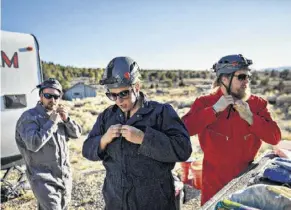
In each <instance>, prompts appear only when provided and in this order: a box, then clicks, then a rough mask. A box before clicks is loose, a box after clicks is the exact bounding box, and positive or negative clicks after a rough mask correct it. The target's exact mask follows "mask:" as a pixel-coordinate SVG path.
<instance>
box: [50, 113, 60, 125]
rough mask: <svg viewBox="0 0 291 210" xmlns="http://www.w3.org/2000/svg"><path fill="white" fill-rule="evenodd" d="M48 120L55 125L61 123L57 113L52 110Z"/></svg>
mask: <svg viewBox="0 0 291 210" xmlns="http://www.w3.org/2000/svg"><path fill="white" fill-rule="evenodd" d="M50 120H51V121H53V122H54V123H55V124H57V123H59V122H61V121H62V119H61V117H60V114H59V113H57V111H56V110H53V111H52V113H51V115H50Z"/></svg>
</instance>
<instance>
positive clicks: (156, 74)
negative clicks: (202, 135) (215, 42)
mask: <svg viewBox="0 0 291 210" xmlns="http://www.w3.org/2000/svg"><path fill="white" fill-rule="evenodd" d="M42 69H43V74H44V78H45V79H47V78H50V77H54V78H57V79H58V80H59V81H60V83H61V84H62V86H63V88H64V89H68V88H69V87H71V82H72V80H74V79H76V78H81V77H82V78H88V82H89V83H90V84H99V80H100V79H101V77H102V74H103V72H104V69H102V68H77V67H73V66H63V65H60V64H54V63H53V62H45V61H43V62H42ZM141 74H142V79H143V80H144V81H145V82H148V83H151V84H152V85H153V84H166V85H167V86H168V87H171V86H172V85H173V84H177V85H179V86H183V85H184V80H185V79H193V78H201V79H213V78H214V77H215V74H214V73H213V72H212V71H210V70H205V71H194V70H146V69H142V71H141ZM259 74H263V76H264V77H278V78H281V79H283V80H291V70H290V69H289V70H288V69H285V70H283V71H276V70H272V71H265V72H253V78H254V79H255V80H253V81H256V80H257V79H259V77H260V75H259Z"/></svg>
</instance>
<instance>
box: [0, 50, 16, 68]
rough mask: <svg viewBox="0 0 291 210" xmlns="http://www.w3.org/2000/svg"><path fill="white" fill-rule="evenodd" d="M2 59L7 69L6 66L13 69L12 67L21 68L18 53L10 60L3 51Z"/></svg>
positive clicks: (3, 65)
mask: <svg viewBox="0 0 291 210" xmlns="http://www.w3.org/2000/svg"><path fill="white" fill-rule="evenodd" d="M1 59H2V67H5V64H6V65H7V66H8V67H9V68H11V66H12V65H13V66H14V68H19V65H18V54H17V52H15V53H14V54H13V56H12V58H11V59H9V58H8V56H7V55H6V53H5V52H4V51H2V50H1Z"/></svg>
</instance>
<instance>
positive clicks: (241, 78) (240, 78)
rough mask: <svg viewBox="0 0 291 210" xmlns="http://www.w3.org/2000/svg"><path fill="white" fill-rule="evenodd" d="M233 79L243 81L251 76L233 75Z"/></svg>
mask: <svg viewBox="0 0 291 210" xmlns="http://www.w3.org/2000/svg"><path fill="white" fill-rule="evenodd" d="M233 76H234V77H237V79H238V80H239V81H245V80H246V79H251V76H250V75H248V74H239V75H233Z"/></svg>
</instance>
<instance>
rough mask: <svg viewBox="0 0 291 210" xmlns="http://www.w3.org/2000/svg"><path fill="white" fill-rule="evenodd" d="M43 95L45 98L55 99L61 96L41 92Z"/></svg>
mask: <svg viewBox="0 0 291 210" xmlns="http://www.w3.org/2000/svg"><path fill="white" fill-rule="evenodd" d="M43 96H44V97H45V98H46V99H52V98H54V99H55V100H57V99H59V98H60V97H61V96H60V95H54V94H50V93H43Z"/></svg>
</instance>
